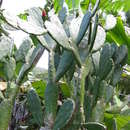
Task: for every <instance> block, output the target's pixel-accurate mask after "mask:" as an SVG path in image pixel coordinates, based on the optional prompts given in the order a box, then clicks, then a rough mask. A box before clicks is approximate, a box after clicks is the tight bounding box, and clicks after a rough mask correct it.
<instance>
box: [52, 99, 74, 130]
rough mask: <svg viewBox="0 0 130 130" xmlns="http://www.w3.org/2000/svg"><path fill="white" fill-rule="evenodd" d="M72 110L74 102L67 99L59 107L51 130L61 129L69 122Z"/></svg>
mask: <svg viewBox="0 0 130 130" xmlns="http://www.w3.org/2000/svg"><path fill="white" fill-rule="evenodd" d="M74 110H75V103H74V101H73V100H72V99H67V100H66V101H65V102H64V103H63V105H62V106H61V107H60V110H59V111H58V113H57V116H56V119H55V123H54V127H53V130H60V129H63V128H64V127H65V126H66V125H67V124H68V122H69V121H70V120H71V118H72V115H73V113H74Z"/></svg>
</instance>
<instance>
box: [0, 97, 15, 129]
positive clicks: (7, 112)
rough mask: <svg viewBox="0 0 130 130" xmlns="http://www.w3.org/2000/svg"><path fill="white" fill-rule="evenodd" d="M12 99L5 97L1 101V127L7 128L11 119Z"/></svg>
mask: <svg viewBox="0 0 130 130" xmlns="http://www.w3.org/2000/svg"><path fill="white" fill-rule="evenodd" d="M12 108H13V105H12V101H11V100H9V99H4V100H3V101H2V102H1V103H0V129H1V130H7V129H8V125H9V122H10V120H11V114H12Z"/></svg>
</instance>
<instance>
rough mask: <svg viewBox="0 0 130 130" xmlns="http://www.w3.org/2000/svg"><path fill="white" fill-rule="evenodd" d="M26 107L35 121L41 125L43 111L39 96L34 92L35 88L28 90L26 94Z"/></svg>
mask: <svg viewBox="0 0 130 130" xmlns="http://www.w3.org/2000/svg"><path fill="white" fill-rule="evenodd" d="M27 101H28V107H29V110H30V112H31V113H32V116H33V118H34V120H35V122H36V123H37V124H38V125H39V126H41V125H42V123H43V112H42V107H41V102H40V98H39V97H38V95H37V94H36V92H35V90H33V89H31V90H29V92H28V94H27Z"/></svg>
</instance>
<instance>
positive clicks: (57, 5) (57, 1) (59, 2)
mask: <svg viewBox="0 0 130 130" xmlns="http://www.w3.org/2000/svg"><path fill="white" fill-rule="evenodd" d="M63 3H64V0H54V9H55V11H56V13H57V12H59V11H60V10H61V9H62V7H63Z"/></svg>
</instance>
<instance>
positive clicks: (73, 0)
mask: <svg viewBox="0 0 130 130" xmlns="http://www.w3.org/2000/svg"><path fill="white" fill-rule="evenodd" d="M65 2H66V3H67V5H68V7H69V9H70V10H72V9H79V4H80V0H65Z"/></svg>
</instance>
